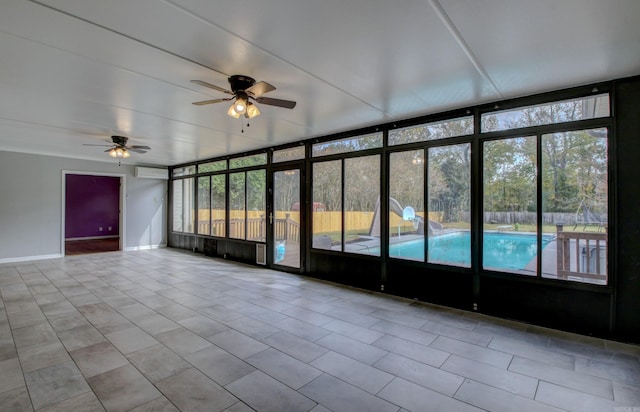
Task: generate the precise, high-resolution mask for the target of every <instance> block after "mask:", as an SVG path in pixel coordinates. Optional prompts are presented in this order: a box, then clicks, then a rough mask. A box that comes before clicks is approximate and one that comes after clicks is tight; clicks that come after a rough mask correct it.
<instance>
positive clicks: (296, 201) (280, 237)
mask: <svg viewBox="0 0 640 412" xmlns="http://www.w3.org/2000/svg"><path fill="white" fill-rule="evenodd" d="M273 208H274V221H273V224H274V227H273V236H274V238H273V245H274V252H273V254H274V256H273V258H274V259H273V262H274V263H276V264H278V265H283V266H289V267H293V268H299V267H300V170H299V169H291V170H284V171H280V172H274V173H273Z"/></svg>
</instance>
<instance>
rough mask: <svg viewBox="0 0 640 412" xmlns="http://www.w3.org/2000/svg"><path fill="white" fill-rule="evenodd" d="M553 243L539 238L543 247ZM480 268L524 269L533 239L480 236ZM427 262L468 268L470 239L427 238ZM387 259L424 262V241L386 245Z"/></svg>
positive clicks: (459, 236)
mask: <svg viewBox="0 0 640 412" xmlns="http://www.w3.org/2000/svg"><path fill="white" fill-rule="evenodd" d="M552 239H553V236H551V235H543V236H542V247H543V248H544V247H545V246H546V245H547V243H549V242H550V241H551V240H552ZM483 240H484V245H483V266H484V267H493V268H503V269H524V267H525V266H527V264H528V263H529V262H530V261H531V259H533V258H534V257H535V256H536V235H532V234H516V233H504V232H486V233H484V236H483ZM428 246H429V262H434V263H446V264H452V265H456V266H470V265H471V235H470V233H469V232H455V233H449V234H446V235H440V236H433V237H431V238H429V245H428ZM389 256H391V257H399V258H404V259H411V260H419V261H424V240H423V239H418V240H411V241H408V242H401V243H394V244H391V245H389Z"/></svg>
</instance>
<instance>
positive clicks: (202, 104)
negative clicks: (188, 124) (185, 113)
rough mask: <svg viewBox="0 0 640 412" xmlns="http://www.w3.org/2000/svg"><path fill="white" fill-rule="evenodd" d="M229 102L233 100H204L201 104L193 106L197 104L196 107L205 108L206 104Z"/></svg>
mask: <svg viewBox="0 0 640 412" xmlns="http://www.w3.org/2000/svg"><path fill="white" fill-rule="evenodd" d="M229 100H232V99H213V100H204V101H201V102H193V104H195V105H196V106H204V105H205V104H213V103H220V102H227V101H229Z"/></svg>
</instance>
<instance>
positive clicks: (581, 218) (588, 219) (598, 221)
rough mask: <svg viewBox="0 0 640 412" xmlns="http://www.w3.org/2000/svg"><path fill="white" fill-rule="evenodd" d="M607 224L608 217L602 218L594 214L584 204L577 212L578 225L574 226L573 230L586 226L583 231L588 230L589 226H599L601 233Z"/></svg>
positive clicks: (581, 204)
mask: <svg viewBox="0 0 640 412" xmlns="http://www.w3.org/2000/svg"><path fill="white" fill-rule="evenodd" d="M580 210H582V213H580ZM607 222H608V219H607V217H606V215H604V216H602V215H598V214H596V213H593V212H592V211H591V210H590V209H589V206H587V205H585V204H584V203H580V206H579V207H578V211H577V212H576V224H575V225H574V226H573V229H574V230H575V229H576V228H577V227H578V226H579V225H583V226H584V227H583V228H582V230H586V229H587V226H597V227H598V231H599V230H600V229H602V228H604V227H606V226H607Z"/></svg>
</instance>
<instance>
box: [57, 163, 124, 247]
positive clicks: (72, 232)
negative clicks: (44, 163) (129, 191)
mask: <svg viewBox="0 0 640 412" xmlns="http://www.w3.org/2000/svg"><path fill="white" fill-rule="evenodd" d="M65 202H66V203H65V205H66V210H65V239H69V238H77V237H90V236H115V235H119V234H120V227H119V214H120V178H119V177H112V176H90V175H73V174H67V175H66V189H65ZM100 228H102V230H100ZM109 228H111V229H109Z"/></svg>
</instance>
